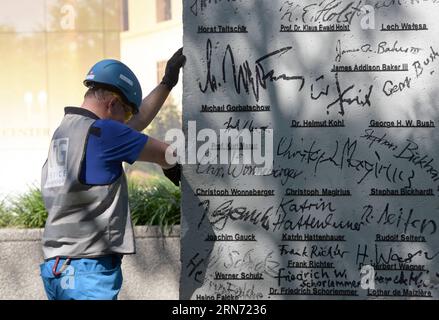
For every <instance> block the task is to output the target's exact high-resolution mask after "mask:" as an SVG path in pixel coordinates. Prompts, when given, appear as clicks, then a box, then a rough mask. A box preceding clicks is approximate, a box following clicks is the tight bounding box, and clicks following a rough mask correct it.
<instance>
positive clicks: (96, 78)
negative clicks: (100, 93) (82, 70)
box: [84, 59, 142, 113]
mask: <svg viewBox="0 0 439 320" xmlns="http://www.w3.org/2000/svg"><path fill="white" fill-rule="evenodd" d="M84 85H85V86H86V87H88V88H90V87H99V88H104V89H108V90H110V91H113V92H116V93H118V94H119V95H120V96H121V97H122V99H123V100H124V102H125V103H126V104H128V105H130V106H131V107H132V108H133V112H134V113H137V112H139V107H140V104H141V103H142V88H141V87H140V83H139V80H137V77H136V75H135V74H134V73H133V72H132V71H131V69H130V68H128V67H127V66H126V65H125V64H123V63H122V62H120V61H117V60H113V59H106V60H102V61H99V62H98V63H96V64H95V65H94V66H93V67H92V68H91V69H90V71H89V72H88V74H87V76H86V78H85V80H84Z"/></svg>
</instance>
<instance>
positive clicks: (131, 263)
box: [0, 226, 180, 300]
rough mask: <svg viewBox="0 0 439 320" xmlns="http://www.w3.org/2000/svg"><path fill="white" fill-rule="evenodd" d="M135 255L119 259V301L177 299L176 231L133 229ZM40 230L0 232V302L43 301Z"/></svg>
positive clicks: (178, 269)
mask: <svg viewBox="0 0 439 320" xmlns="http://www.w3.org/2000/svg"><path fill="white" fill-rule="evenodd" d="M135 233H136V244H137V254H135V255H131V256H126V257H124V259H123V263H122V271H123V277H124V283H123V286H122V291H121V293H120V295H119V299H121V300H149V299H154V300H161V299H171V300H175V299H178V298H179V294H178V289H179V277H180V228H179V227H178V226H177V227H174V228H173V229H172V230H171V231H170V232H166V233H163V232H161V231H160V229H159V228H158V227H152V226H144V227H136V228H135ZM42 234H43V230H42V229H29V230H20V229H0V300H45V299H47V298H46V294H45V292H44V288H43V283H42V281H41V278H40V274H39V265H40V264H41V263H42V261H43V255H42V252H41V243H40V241H41V236H42Z"/></svg>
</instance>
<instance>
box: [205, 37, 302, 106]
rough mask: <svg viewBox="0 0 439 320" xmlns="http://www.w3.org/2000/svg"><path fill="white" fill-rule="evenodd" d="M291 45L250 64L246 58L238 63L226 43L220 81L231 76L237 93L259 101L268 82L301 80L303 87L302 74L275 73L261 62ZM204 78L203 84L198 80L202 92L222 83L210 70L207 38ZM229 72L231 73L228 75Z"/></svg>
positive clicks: (282, 51)
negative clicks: (251, 95)
mask: <svg viewBox="0 0 439 320" xmlns="http://www.w3.org/2000/svg"><path fill="white" fill-rule="evenodd" d="M291 49H292V47H290V46H289V47H283V48H281V49H278V50H275V51H272V52H270V53H268V54H266V55H264V56H262V57H260V58H258V59H256V61H255V63H254V65H253V66H252V65H251V64H250V63H249V61H248V60H245V61H244V62H243V63H242V64H240V65H238V64H237V63H236V61H235V56H234V53H233V49H232V47H231V46H230V44H228V45H227V47H226V50H225V52H224V55H223V59H222V81H223V83H227V82H228V81H230V77H231V78H232V81H233V85H234V89H235V91H236V93H237V94H241V92H242V91H244V92H245V93H246V94H253V95H254V97H255V99H256V101H259V97H260V90H261V88H262V89H263V90H266V89H267V84H268V82H276V81H279V80H282V81H297V80H299V81H300V82H301V85H300V88H299V91H301V90H302V89H303V86H304V84H305V78H304V77H303V76H296V75H287V74H285V73H276V72H275V70H274V69H269V70H267V71H266V70H265V69H264V66H263V62H264V61H267V60H269V59H270V58H272V59H273V58H274V57H277V58H279V57H280V56H282V55H283V54H285V53H287V52H288V51H290V50H291ZM206 66H207V70H206V80H205V81H204V84H203V83H201V82H199V83H198V85H199V88H200V91H201V92H202V93H206V92H207V90H209V89H210V90H211V91H212V92H216V91H217V90H218V89H219V88H220V87H221V86H222V83H220V82H218V77H217V76H216V75H215V74H214V73H213V72H212V41H211V40H210V39H208V40H207V43H206ZM230 73H231V75H230Z"/></svg>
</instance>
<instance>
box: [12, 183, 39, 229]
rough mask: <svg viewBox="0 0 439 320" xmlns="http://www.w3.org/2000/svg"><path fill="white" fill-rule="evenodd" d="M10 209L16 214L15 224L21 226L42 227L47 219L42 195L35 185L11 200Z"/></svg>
mask: <svg viewBox="0 0 439 320" xmlns="http://www.w3.org/2000/svg"><path fill="white" fill-rule="evenodd" d="M11 211H12V213H13V214H15V215H16V218H15V223H14V224H15V225H16V226H18V227H21V228H43V227H44V224H45V223H46V219H47V211H46V208H45V207H44V202H43V196H42V194H41V191H40V189H39V188H37V187H32V188H30V189H29V191H28V192H26V193H24V194H22V195H20V196H19V197H18V198H16V199H14V200H12V202H11Z"/></svg>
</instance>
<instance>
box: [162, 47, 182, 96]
mask: <svg viewBox="0 0 439 320" xmlns="http://www.w3.org/2000/svg"><path fill="white" fill-rule="evenodd" d="M185 62H186V57H185V56H184V55H183V48H180V49H178V50H177V52H175V53H174V55H173V56H172V57H171V59H169V60H168V63H167V64H166V70H165V76H164V77H163V80H162V82H161V84H164V85H165V86H166V87H167V88H168V89H169V91H171V90H172V88H173V87H175V85H176V84H177V83H178V76H179V74H180V68H181V67H182V66H184V64H185Z"/></svg>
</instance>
